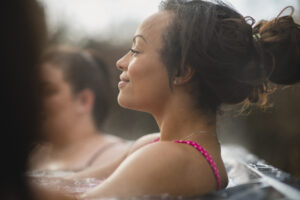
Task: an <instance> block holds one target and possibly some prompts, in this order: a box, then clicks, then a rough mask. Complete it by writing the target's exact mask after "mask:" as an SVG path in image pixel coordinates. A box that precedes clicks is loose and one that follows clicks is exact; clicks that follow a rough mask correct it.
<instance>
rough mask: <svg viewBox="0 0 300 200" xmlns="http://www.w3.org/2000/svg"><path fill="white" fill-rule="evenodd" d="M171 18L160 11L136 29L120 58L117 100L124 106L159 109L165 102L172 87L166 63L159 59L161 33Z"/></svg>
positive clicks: (148, 109)
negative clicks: (128, 47)
mask: <svg viewBox="0 0 300 200" xmlns="http://www.w3.org/2000/svg"><path fill="white" fill-rule="evenodd" d="M169 18H170V14H169V13H168V12H159V13H157V14H154V15H152V16H150V17H149V18H147V19H146V20H145V21H144V22H143V23H142V24H141V25H140V26H139V27H138V29H137V31H136V33H135V36H134V38H133V44H132V48H131V50H130V51H129V52H128V53H127V54H125V55H124V56H123V57H122V58H121V59H120V60H118V61H117V64H116V65H117V68H118V69H120V70H121V71H122V73H121V75H120V80H121V81H120V82H119V84H118V87H119V90H120V92H119V95H118V102H119V104H120V105H121V106H123V107H126V108H131V109H135V110H141V111H146V112H156V111H157V110H159V109H161V108H162V106H164V103H165V102H166V101H165V100H166V99H167V98H168V97H169V94H170V92H171V91H170V87H169V80H168V74H167V70H166V67H165V66H164V64H163V63H162V61H161V59H160V49H161V48H162V44H163V42H162V37H161V35H162V33H163V31H164V28H165V27H166V25H167V22H168V20H169Z"/></svg>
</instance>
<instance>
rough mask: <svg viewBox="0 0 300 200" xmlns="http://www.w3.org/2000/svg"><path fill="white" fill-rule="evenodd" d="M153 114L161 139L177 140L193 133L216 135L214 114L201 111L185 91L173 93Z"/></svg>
mask: <svg viewBox="0 0 300 200" xmlns="http://www.w3.org/2000/svg"><path fill="white" fill-rule="evenodd" d="M160 110H161V112H157V113H155V114H154V118H155V120H156V122H157V124H158V126H159V128H160V132H161V140H167V141H170V140H179V139H183V138H185V137H187V136H189V135H191V134H193V133H195V135H198V134H205V135H213V136H216V116H209V115H205V114H204V113H201V110H199V109H197V108H195V105H193V102H192V100H191V97H190V95H189V94H186V93H185V92H184V93H183V92H182V93H180V94H179V95H178V94H174V95H173V96H172V98H170V100H169V102H168V103H167V104H166V105H165V106H164V107H163V109H160Z"/></svg>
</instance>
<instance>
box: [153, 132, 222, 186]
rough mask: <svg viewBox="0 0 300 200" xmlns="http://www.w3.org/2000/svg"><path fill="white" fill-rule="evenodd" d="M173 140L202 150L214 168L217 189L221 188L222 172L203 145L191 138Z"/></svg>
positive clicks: (156, 140) (157, 139)
mask: <svg viewBox="0 0 300 200" xmlns="http://www.w3.org/2000/svg"><path fill="white" fill-rule="evenodd" d="M159 140H160V138H156V139H155V140H153V141H152V142H151V143H154V142H158V141H159ZM173 142H176V143H182V144H188V145H190V146H192V147H194V148H195V149H197V150H198V151H200V153H201V154H202V155H203V156H204V157H205V159H206V160H207V161H208V164H209V165H210V167H211V169H212V170H213V173H214V174H215V177H216V179H217V189H218V190H220V189H221V176H220V172H219V170H218V168H217V166H216V163H215V162H214V161H213V159H212V157H211V156H210V155H209V153H208V152H207V151H206V150H205V149H204V148H203V147H202V146H200V145H199V144H198V143H196V142H194V141H189V140H174V141H173Z"/></svg>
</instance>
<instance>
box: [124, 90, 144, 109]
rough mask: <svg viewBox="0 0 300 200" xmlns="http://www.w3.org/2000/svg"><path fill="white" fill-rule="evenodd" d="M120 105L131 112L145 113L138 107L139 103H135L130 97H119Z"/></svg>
mask: <svg viewBox="0 0 300 200" xmlns="http://www.w3.org/2000/svg"><path fill="white" fill-rule="evenodd" d="M118 104H119V105H120V106H121V107H122V108H126V109H130V110H138V111H143V109H139V107H138V105H139V103H137V102H136V101H134V100H133V99H132V98H128V97H125V96H123V95H120V94H119V96H118Z"/></svg>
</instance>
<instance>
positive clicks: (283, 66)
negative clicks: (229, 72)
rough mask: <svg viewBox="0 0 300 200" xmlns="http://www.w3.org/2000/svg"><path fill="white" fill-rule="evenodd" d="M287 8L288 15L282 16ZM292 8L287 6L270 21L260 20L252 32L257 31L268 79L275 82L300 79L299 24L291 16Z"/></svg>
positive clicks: (291, 82) (287, 82)
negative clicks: (288, 9) (289, 10)
mask: <svg viewBox="0 0 300 200" xmlns="http://www.w3.org/2000/svg"><path fill="white" fill-rule="evenodd" d="M287 8H291V9H292V13H291V14H290V15H289V16H282V17H280V15H281V14H282V12H283V11H285V10H286V9H287ZM293 11H294V8H293V7H291V6H288V7H286V8H284V9H283V10H282V11H281V12H280V13H279V15H278V16H277V17H276V18H275V19H273V20H271V21H260V22H259V23H258V24H257V25H256V26H255V27H254V32H256V33H259V34H260V36H261V38H260V40H259V41H260V44H261V46H262V49H263V54H264V56H263V57H264V65H265V69H266V71H267V74H268V77H269V80H270V81H272V82H274V83H277V84H293V83H296V82H298V81H300V25H298V24H296V23H295V22H294V20H293V18H292V16H291V15H292V14H293Z"/></svg>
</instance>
